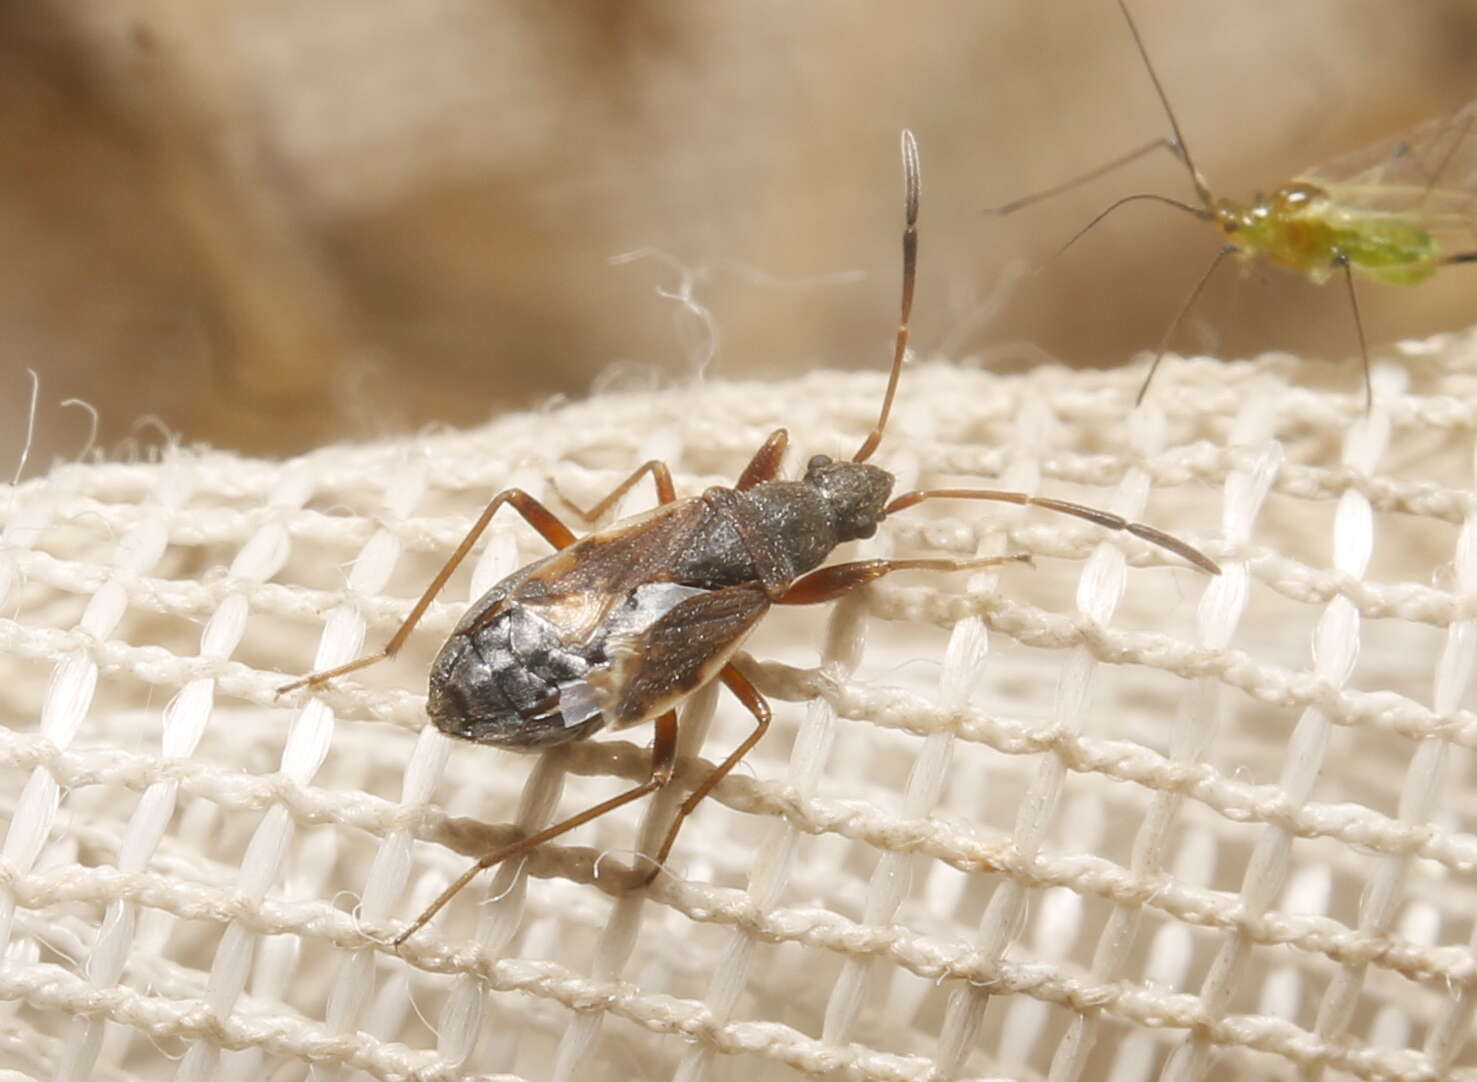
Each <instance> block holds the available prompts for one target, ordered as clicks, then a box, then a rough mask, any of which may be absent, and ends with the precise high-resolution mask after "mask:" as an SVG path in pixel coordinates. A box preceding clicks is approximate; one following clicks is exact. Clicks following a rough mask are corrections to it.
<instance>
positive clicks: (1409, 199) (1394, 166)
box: [1296, 98, 1477, 211]
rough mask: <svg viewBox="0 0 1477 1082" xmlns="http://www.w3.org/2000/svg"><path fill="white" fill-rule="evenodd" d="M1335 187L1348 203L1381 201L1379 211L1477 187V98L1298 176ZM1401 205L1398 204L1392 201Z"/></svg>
mask: <svg viewBox="0 0 1477 1082" xmlns="http://www.w3.org/2000/svg"><path fill="white" fill-rule="evenodd" d="M1296 179H1298V180H1311V181H1313V182H1315V183H1317V184H1320V185H1322V186H1324V187H1328V188H1333V187H1337V188H1339V189H1340V192H1341V200H1342V196H1343V194H1345V193H1346V194H1348V196H1349V201H1350V202H1354V201H1355V200H1357V199H1359V198H1361V197H1362V198H1363V199H1366V200H1368V201H1370V203H1369V205H1370V207H1371V209H1375V208H1374V205H1373V201H1376V200H1380V201H1383V203H1384V205H1383V206H1381V207H1380V208H1379V209H1384V210H1399V211H1410V210H1413V209H1416V208H1417V207H1418V206H1419V205H1420V203H1421V202H1422V201H1423V199H1424V198H1426V197H1429V196H1430V195H1432V194H1434V193H1437V192H1446V193H1460V192H1467V193H1471V192H1472V191H1474V189H1477V98H1474V99H1472V100H1471V101H1469V102H1467V103H1466V104H1465V105H1463V106H1461V107H1460V108H1457V109H1454V110H1451V111H1450V112H1445V113H1441V114H1439V115H1437V116H1434V117H1431V118H1429V119H1427V120H1423V121H1421V122H1420V123H1419V124H1416V125H1415V126H1413V127H1411V128H1407V129H1406V130H1405V131H1403V132H1400V133H1399V134H1397V135H1395V136H1393V137H1387V138H1385V139H1380V140H1377V141H1376V142H1374V143H1370V144H1369V145H1367V146H1363V147H1360V148H1359V149H1358V150H1354V151H1351V152H1350V153H1348V154H1341V155H1339V156H1338V157H1336V158H1332V159H1330V160H1328V161H1325V162H1320V163H1319V164H1318V165H1316V166H1313V167H1311V168H1308V169H1304V170H1303V171H1302V172H1301V173H1300V174H1299V175H1298V177H1297V178H1296ZM1397 203H1398V204H1399V205H1398V206H1397V205H1396V204H1397Z"/></svg>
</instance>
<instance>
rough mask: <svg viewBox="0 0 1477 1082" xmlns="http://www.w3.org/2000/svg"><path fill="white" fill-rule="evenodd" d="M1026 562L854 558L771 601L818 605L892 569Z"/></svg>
mask: <svg viewBox="0 0 1477 1082" xmlns="http://www.w3.org/2000/svg"><path fill="white" fill-rule="evenodd" d="M1030 562H1031V557H1030V555H1029V554H1027V553H1023V552H1016V553H1012V554H1011V555H1009V556H981V557H980V558H979V559H976V560H947V559H939V560H854V561H852V562H851V563H845V564H832V565H831V566H830V567H821V568H817V569H816V570H814V571H812V572H811V573H810V574H808V575H803V576H801V577H800V578H798V579H796V580H795V581H794V582H793V583H791V585H790V588H789V589H788V590H786V591H785V592H784V593H783V594H781V595H780V596H779V597H777V598H775V604H776V605H819V604H821V603H823V602H826V601H835V600H836V599H837V598H838V597H840V596H841V595H843V594H847V593H850V592H851V591H852V590H855V589H856V588H857V587H858V586H865V585H866V584H867V583H869V582H875V581H876V580H877V579H880V578H881V577H882V576H883V575H890V574H892V573H893V572H894V571H910V570H923V571H972V570H974V569H976V568H980V567H995V566H997V565H998V564H1014V563H1021V564H1028V563H1030Z"/></svg>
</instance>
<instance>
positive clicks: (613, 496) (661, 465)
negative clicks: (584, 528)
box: [564, 458, 677, 522]
mask: <svg viewBox="0 0 1477 1082" xmlns="http://www.w3.org/2000/svg"><path fill="white" fill-rule="evenodd" d="M648 473H649V474H651V480H652V483H653V484H654V485H655V486H656V502H657V503H672V502H673V501H675V500H676V499H677V488H676V486H675V485H673V484H672V471H671V470H669V469H668V468H667V464H666V463H665V462H663V461H662V460H661V459H659V458H653V459H651V460H650V461H648V462H643V463H641V465H640V466H637V467H636V469H635V470H633V471H632V472H631V476H629V477H627V478H626V479H625V480H624V481H622V482H621V483H620V484H618V485H616V486H615V488H613V489H611V490H610V494H609V495H608V496H606V497H605V498H604V499H603V500H601V501H600V502H599V503H597V504H596V505H595V506H594V507H591V508H590V509H589V510H586V509H585V508H583V507H580V506H579V505H578V504H575V503H574V502H572V501H571V500H569V499H568V498H566V499H565V500H564V502H565V503H567V504H569V506H570V508H571V509H572V510H573V511H574V513H575V514H576V515H578V516H579V517H580V518H582V519H584V520H585V521H586V522H594V521H595V520H596V519H598V518H599V517H600V516H601V515H603V514H605V512H607V511H609V510H610V509H611V508H612V507H614V506H615V505H616V504H617V503H618V502H619V501H620V498H621V497H622V496H624V495H625V494H626V493H627V492H630V491H631V489H633V488H635V487H636V483H637V482H638V481H640V480H641V478H643V477H645V476H646V475H647V474H648Z"/></svg>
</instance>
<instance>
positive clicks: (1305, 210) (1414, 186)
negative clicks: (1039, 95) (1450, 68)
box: [994, 0, 1477, 407]
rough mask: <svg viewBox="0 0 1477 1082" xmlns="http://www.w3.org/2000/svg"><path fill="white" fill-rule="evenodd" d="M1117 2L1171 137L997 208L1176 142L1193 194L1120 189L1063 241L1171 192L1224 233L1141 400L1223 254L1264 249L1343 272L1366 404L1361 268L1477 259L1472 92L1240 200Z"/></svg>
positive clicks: (1409, 269) (1420, 269)
mask: <svg viewBox="0 0 1477 1082" xmlns="http://www.w3.org/2000/svg"><path fill="white" fill-rule="evenodd" d="M1118 7H1119V8H1120V10H1122V12H1123V18H1124V19H1125V20H1126V21H1127V23H1128V29H1129V32H1130V33H1131V34H1132V35H1133V40H1134V44H1135V45H1136V46H1137V47H1138V52H1139V56H1140V57H1142V58H1143V62H1144V67H1145V69H1146V70H1147V71H1148V73H1149V79H1150V80H1151V81H1152V82H1153V84H1154V90H1155V92H1156V93H1157V94H1158V96H1159V102H1160V104H1161V105H1162V106H1163V107H1164V112H1165V115H1166V116H1167V117H1168V118H1169V127H1170V130H1171V132H1172V133H1173V134H1172V136H1169V137H1160V138H1158V139H1155V140H1153V141H1152V142H1150V143H1147V144H1145V145H1144V146H1141V147H1138V148H1136V149H1135V150H1133V151H1131V152H1129V153H1128V154H1125V155H1123V156H1122V157H1119V158H1115V159H1113V160H1112V161H1110V162H1108V163H1106V164H1104V165H1101V166H1099V167H1098V168H1096V169H1094V170H1092V171H1091V172H1089V173H1085V174H1083V175H1082V176H1079V177H1075V178H1073V179H1072V180H1069V181H1067V182H1065V183H1063V184H1058V185H1056V186H1054V187H1052V188H1049V189H1047V190H1046V191H1042V192H1037V193H1035V194H1033V195H1030V196H1027V197H1026V198H1024V199H1018V200H1016V201H1014V202H1012V203H1007V204H1005V205H1004V206H1001V207H997V208H994V212H995V213H997V214H1010V213H1012V212H1014V211H1016V210H1019V209H1020V208H1022V207H1025V206H1029V205H1031V204H1033V203H1037V202H1040V201H1041V200H1043V199H1048V198H1050V197H1052V196H1054V195H1058V194H1061V193H1062V192H1066V191H1070V190H1071V189H1073V188H1076V187H1078V186H1079V185H1082V184H1085V183H1087V182H1088V181H1091V180H1095V179H1097V178H1098V177H1101V176H1103V175H1104V174H1106V173H1109V172H1112V171H1113V170H1115V169H1117V168H1119V167H1121V166H1124V165H1127V164H1128V163H1129V162H1132V161H1135V160H1137V159H1138V158H1140V157H1143V156H1144V155H1146V154H1149V153H1152V152H1153V151H1155V150H1158V149H1160V148H1161V147H1162V148H1164V149H1167V150H1169V151H1170V153H1172V154H1173V155H1174V156H1175V157H1176V158H1178V159H1179V160H1180V161H1181V162H1182V163H1183V164H1184V166H1185V169H1186V171H1187V172H1188V173H1189V174H1190V180H1191V182H1192V183H1193V184H1194V186H1195V196H1196V200H1197V202H1196V203H1188V202H1181V201H1180V200H1177V199H1172V198H1170V197H1168V196H1164V195H1158V194H1154V193H1140V194H1136V195H1129V196H1125V197H1124V198H1122V199H1119V200H1117V201H1116V202H1114V203H1113V204H1112V205H1110V206H1109V207H1108V208H1107V209H1106V210H1104V211H1102V212H1101V213H1100V214H1098V215H1097V216H1096V217H1095V218H1093V219H1092V220H1091V221H1090V222H1088V223H1087V225H1086V226H1084V227H1083V228H1082V229H1080V230H1078V232H1077V233H1076V234H1075V235H1074V236H1073V237H1072V238H1071V240H1069V241H1068V242H1067V244H1066V245H1064V246H1063V250H1065V248H1066V247H1070V246H1071V245H1072V244H1073V243H1075V242H1076V241H1077V240H1078V238H1080V237H1081V236H1082V235H1083V234H1085V233H1086V232H1087V231H1088V230H1090V229H1092V227H1093V226H1095V225H1097V224H1098V222H1100V221H1102V220H1103V219H1104V218H1105V217H1107V216H1108V215H1109V214H1111V213H1112V212H1113V211H1115V210H1117V209H1118V208H1119V207H1122V206H1124V205H1126V204H1128V203H1132V202H1136V201H1140V200H1151V201H1154V202H1158V203H1166V204H1168V205H1170V206H1173V207H1176V208H1178V209H1180V210H1183V211H1185V212H1186V213H1188V214H1192V215H1194V216H1195V217H1196V218H1199V219H1201V220H1203V221H1206V222H1209V223H1210V224H1212V225H1213V226H1215V228H1216V229H1217V230H1219V231H1220V233H1221V235H1222V236H1223V238H1224V240H1225V243H1224V245H1223V246H1222V247H1221V250H1220V251H1219V252H1218V253H1217V254H1216V257H1215V258H1214V259H1213V260H1212V261H1211V263H1210V265H1209V266H1208V267H1207V268H1206V269H1205V271H1204V272H1203V273H1202V274H1201V276H1200V278H1199V280H1198V281H1197V282H1196V284H1195V287H1194V289H1193V290H1191V292H1190V294H1189V296H1188V297H1186V299H1185V301H1184V303H1183V304H1182V305H1181V306H1180V309H1179V311H1178V312H1177V313H1176V314H1175V317H1174V320H1173V322H1171V323H1170V325H1169V327H1168V329H1167V330H1166V331H1165V333H1164V336H1163V337H1162V338H1161V339H1160V342H1159V345H1158V348H1157V350H1156V352H1155V356H1154V360H1153V362H1152V363H1151V364H1150V366H1149V372H1148V374H1147V375H1146V376H1145V377H1144V382H1143V385H1142V386H1141V387H1140V388H1139V393H1138V396H1137V398H1136V399H1135V400H1134V401H1135V405H1137V404H1138V403H1139V402H1142V401H1143V399H1144V395H1145V394H1146V393H1147V391H1148V389H1149V383H1150V382H1151V381H1152V380H1153V378H1154V373H1155V372H1156V371H1157V370H1158V368H1159V363H1160V361H1162V360H1163V359H1164V354H1165V351H1166V349H1167V347H1168V342H1169V339H1170V336H1171V335H1173V333H1174V331H1175V330H1176V328H1178V326H1179V325H1180V323H1181V321H1183V319H1184V317H1185V315H1186V313H1188V312H1189V310H1190V308H1191V307H1192V306H1193V305H1194V303H1195V300H1196V298H1198V297H1199V295H1200V292H1201V290H1203V289H1204V287H1205V283H1206V282H1207V281H1208V280H1209V279H1210V276H1211V275H1212V274H1213V273H1214V272H1215V270H1216V268H1217V267H1219V266H1220V264H1221V263H1222V262H1223V261H1224V260H1225V259H1226V257H1228V256H1232V255H1234V256H1236V257H1238V258H1239V259H1242V260H1246V261H1250V260H1255V259H1265V260H1267V261H1268V262H1270V263H1273V264H1275V265H1277V266H1279V267H1282V268H1284V269H1286V270H1289V271H1292V272H1294V273H1297V274H1300V275H1302V276H1303V277H1305V278H1307V279H1308V280H1309V281H1311V282H1313V283H1315V284H1320V285H1321V284H1322V283H1323V282H1326V281H1327V280H1328V279H1329V278H1331V277H1333V276H1334V275H1335V274H1340V275H1341V277H1342V278H1343V280H1344V283H1345V286H1346V288H1347V290H1348V295H1349V305H1350V309H1351V311H1352V312H1353V315H1354V329H1355V332H1356V334H1357V336H1358V339H1359V352H1360V356H1361V357H1362V358H1363V362H1364V392H1365V403H1366V407H1367V406H1368V404H1369V402H1370V400H1371V396H1372V390H1371V386H1370V379H1369V349H1368V346H1367V345H1366V342H1365V338H1364V327H1363V322H1362V320H1361V319H1360V316H1359V302H1358V298H1357V296H1356V294H1355V290H1354V276H1355V275H1358V276H1360V277H1363V278H1368V279H1370V280H1372V281H1376V282H1383V283H1385V284H1387V285H1399V286H1411V285H1417V284H1419V283H1421V282H1424V281H1425V280H1426V279H1427V278H1429V277H1431V276H1432V275H1433V274H1435V273H1436V272H1437V271H1438V270H1440V269H1441V268H1442V267H1445V266H1448V265H1451V264H1454V263H1477V191H1473V190H1471V187H1470V185H1465V186H1464V185H1463V183H1462V182H1463V181H1465V180H1467V179H1470V174H1471V173H1472V172H1474V169H1477V138H1471V136H1473V126H1474V123H1477V99H1474V100H1472V101H1469V102H1468V103H1467V104H1466V105H1464V106H1462V107H1461V108H1460V109H1457V110H1456V111H1454V112H1452V113H1448V114H1444V115H1442V116H1439V117H1435V118H1433V119H1431V120H1427V121H1425V122H1423V123H1421V124H1418V125H1416V126H1415V127H1414V128H1412V129H1410V130H1409V131H1408V132H1406V133H1405V134H1404V135H1403V136H1402V137H1400V138H1399V139H1397V140H1395V141H1394V143H1393V145H1392V143H1391V142H1390V141H1388V140H1386V141H1384V142H1381V143H1380V144H1378V145H1377V146H1374V147H1370V148H1366V149H1364V150H1360V151H1356V152H1354V153H1353V154H1349V155H1346V156H1344V157H1341V158H1338V159H1336V160H1335V161H1333V162H1330V163H1328V164H1326V165H1324V166H1322V167H1319V168H1317V169H1308V170H1305V171H1304V172H1302V173H1300V174H1298V175H1297V176H1295V177H1294V178H1293V179H1291V180H1290V181H1288V182H1287V183H1285V184H1282V185H1280V186H1279V187H1277V188H1275V189H1274V190H1273V191H1272V192H1271V193H1270V194H1266V195H1263V194H1258V195H1257V196H1256V197H1255V198H1253V199H1251V200H1248V201H1245V202H1242V201H1238V200H1234V199H1226V198H1223V197H1220V196H1217V195H1215V194H1214V193H1213V192H1212V191H1211V188H1210V185H1209V183H1207V181H1206V179H1205V176H1204V174H1202V173H1201V172H1200V170H1199V169H1198V168H1197V167H1196V165H1195V162H1194V159H1193V158H1192V157H1191V156H1190V150H1189V147H1188V146H1187V145H1186V143H1185V139H1184V135H1183V134H1182V133H1181V131H1180V125H1179V121H1178V120H1177V119H1176V117H1175V115H1174V110H1173V108H1171V106H1170V104H1169V95H1168V94H1167V93H1166V92H1165V90H1164V85H1163V84H1162V83H1161V82H1160V81H1159V75H1158V73H1157V72H1156V71H1155V69H1154V64H1153V62H1152V61H1151V60H1150V59H1149V52H1148V49H1147V48H1146V47H1145V45H1144V41H1143V38H1142V37H1141V36H1140V34H1139V30H1138V26H1137V25H1136V24H1135V23H1134V21H1133V15H1132V14H1131V13H1130V12H1129V10H1128V6H1127V4H1126V3H1125V2H1124V0H1118ZM1334 178H1342V179H1334ZM1453 184H1455V185H1456V186H1452V185H1453ZM1463 187H1465V188H1466V190H1462V189H1463Z"/></svg>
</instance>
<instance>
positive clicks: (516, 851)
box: [391, 710, 677, 947]
mask: <svg viewBox="0 0 1477 1082" xmlns="http://www.w3.org/2000/svg"><path fill="white" fill-rule="evenodd" d="M676 761H677V711H675V710H668V711H667V712H666V713H665V714H662V715H661V716H660V717H658V718H657V719H656V736H655V738H654V739H653V740H652V745H651V776H650V777H648V778H647V779H646V780H645V781H644V782H642V783H641V784H640V785H638V786H636V787H635V788H632V789H627V790H626V791H625V792H624V793H620V794H618V795H616V796H613V797H611V798H610V799H609V800H602V801H601V802H600V803H599V804H595V805H592V806H591V807H588V808H586V809H585V810H584V811H582V812H580V813H579V814H578V815H571V816H570V817H569V818H568V819H564V820H562V821H560V822H558V823H555V824H554V825H553V826H548V827H545V828H544V829H543V830H540V831H538V832H537V833H535V834H530V835H528V837H526V838H520V839H519V840H518V841H516V842H512V843H510V844H508V845H505V846H503V847H502V848H501V849H494V850H493V851H492V852H491V853H488V854H487V855H486V856H485V857H483V858H482V859H481V860H479V861H478V862H477V863H476V864H473V865H472V866H471V867H470V868H468V869H467V870H466V871H465V872H463V873H462V874H461V876H460V877H459V878H458V879H457V880H456V881H455V882H453V883H452V884H451V886H449V887H447V888H446V889H445V890H443V891H442V892H441V893H440V894H439V895H438V896H437V897H436V900H435V901H434V902H432V903H431V904H430V905H428V906H427V907H426V908H425V910H424V911H423V912H422V913H421V915H420V916H418V917H416V918H415V920H413V921H411V922H410V927H408V928H406V929H405V931H403V932H401V933H400V934H399V935H397V936H396V937H395V939H394V942H393V943H392V944H391V945H392V946H395V947H398V946H400V944H402V943H404V942H405V941H406V940H407V939H409V938H410V937H411V936H413V935H415V933H416V932H418V931H420V929H421V928H422V927H424V926H425V924H426V922H427V921H429V920H430V919H431V918H432V917H434V916H435V915H436V914H437V913H439V912H441V910H442V908H443V907H444V906H445V905H446V903H447V902H449V901H451V899H452V898H454V897H456V895H457V893H458V892H459V891H460V890H461V889H462V888H463V887H465V886H466V885H467V884H468V883H470V882H471V881H472V880H473V879H475V878H476V877H477V875H478V873H479V872H481V871H483V870H484V869H486V868H491V867H492V866H493V865H495V864H501V863H502V862H503V861H505V860H511V859H512V858H514V857H521V856H523V855H524V854H525V853H530V852H532V851H533V850H535V849H537V848H538V847H539V846H541V845H543V844H544V842H547V841H549V840H551V839H553V838H557V837H559V835H561V834H566V833H568V832H569V831H571V830H573V829H574V828H575V827H578V826H583V825H584V824H585V823H588V822H589V821H590V820H592V819H598V818H600V816H602V815H604V814H605V813H606V812H610V811H615V809H616V808H619V807H621V806H622V805H625V804H629V803H631V801H633V800H640V799H641V798H642V797H644V796H646V795H647V794H648V793H654V792H656V791H657V790H658V789H660V788H661V787H662V786H664V785H666V784H667V782H669V781H671V780H672V768H673V766H674V764H675V763H676Z"/></svg>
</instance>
